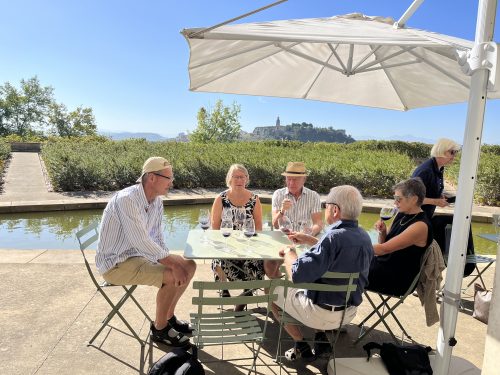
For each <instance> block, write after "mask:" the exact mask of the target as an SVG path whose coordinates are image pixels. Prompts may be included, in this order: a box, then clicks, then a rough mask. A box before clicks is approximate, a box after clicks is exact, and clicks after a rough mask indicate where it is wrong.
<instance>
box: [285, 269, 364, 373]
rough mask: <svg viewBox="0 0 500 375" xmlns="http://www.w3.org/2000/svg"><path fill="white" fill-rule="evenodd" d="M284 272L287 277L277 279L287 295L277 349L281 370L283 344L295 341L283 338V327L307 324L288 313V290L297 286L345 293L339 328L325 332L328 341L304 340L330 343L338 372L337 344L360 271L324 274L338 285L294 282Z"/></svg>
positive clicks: (305, 338)
mask: <svg viewBox="0 0 500 375" xmlns="http://www.w3.org/2000/svg"><path fill="white" fill-rule="evenodd" d="M282 273H284V275H285V278H284V279H279V280H276V281H277V283H278V285H282V286H283V289H284V295H285V306H284V308H283V309H282V310H281V311H280V317H279V320H280V328H279V337H278V346H277V350H276V362H277V363H278V364H279V365H280V370H281V367H282V358H283V357H284V356H285V355H284V354H282V346H283V345H282V344H283V342H284V341H287V342H293V340H292V339H291V338H286V339H285V338H283V337H282V334H283V329H284V325H285V324H291V325H298V326H307V325H305V324H303V323H302V322H300V321H298V320H296V319H294V318H293V317H292V316H290V315H288V314H287V312H286V311H287V309H286V295H287V292H288V288H290V287H292V288H296V289H307V290H313V291H321V292H337V293H345V299H344V304H343V305H342V306H343V307H344V309H343V310H342V311H343V313H342V319H341V321H340V324H339V327H338V329H336V330H334V331H330V332H325V333H326V337H327V340H328V341H315V338H314V337H312V338H309V337H304V341H307V342H310V343H317V344H329V345H330V348H331V353H332V354H331V355H330V359H333V364H334V373H336V367H335V344H336V343H337V341H338V338H339V336H340V332H341V328H342V325H343V324H344V315H345V311H346V310H345V309H346V308H347V307H348V304H349V300H350V297H351V294H352V293H354V292H355V291H356V289H357V280H358V278H359V272H356V273H347V272H326V273H325V274H324V275H323V276H322V278H321V279H322V280H325V279H331V280H336V285H332V284H325V283H319V282H318V283H293V281H291V280H289V279H288V275H287V274H286V271H285V270H284V268H283V267H282Z"/></svg>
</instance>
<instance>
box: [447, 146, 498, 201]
mask: <svg viewBox="0 0 500 375" xmlns="http://www.w3.org/2000/svg"><path fill="white" fill-rule="evenodd" d="M489 147H492V146H489ZM493 147H494V146H493ZM493 147H492V148H491V149H489V150H488V149H487V150H485V149H484V148H485V146H483V148H482V149H481V151H482V152H481V158H480V160H479V166H478V170H477V181H476V189H475V191H474V198H475V201H476V203H479V204H484V205H488V206H500V189H499V186H500V153H497V151H498V148H496V149H495V148H493ZM459 155H460V154H459ZM445 171H446V177H447V179H449V180H450V182H451V183H453V184H454V185H455V186H456V185H457V184H458V174H459V171H460V158H457V160H456V161H455V163H453V165H451V166H449V167H447V168H446V169H445Z"/></svg>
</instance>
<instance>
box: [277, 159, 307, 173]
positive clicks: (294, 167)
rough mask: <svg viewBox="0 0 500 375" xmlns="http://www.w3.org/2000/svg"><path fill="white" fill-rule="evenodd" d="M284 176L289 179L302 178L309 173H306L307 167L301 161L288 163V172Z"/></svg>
mask: <svg viewBox="0 0 500 375" xmlns="http://www.w3.org/2000/svg"><path fill="white" fill-rule="evenodd" d="M281 175H282V176H289V177H294V176H296V177H300V176H307V175H308V173H307V171H306V166H305V164H304V163H303V162H301V161H291V162H289V163H288V165H287V166H286V170H285V171H284V172H283V173H282V174H281Z"/></svg>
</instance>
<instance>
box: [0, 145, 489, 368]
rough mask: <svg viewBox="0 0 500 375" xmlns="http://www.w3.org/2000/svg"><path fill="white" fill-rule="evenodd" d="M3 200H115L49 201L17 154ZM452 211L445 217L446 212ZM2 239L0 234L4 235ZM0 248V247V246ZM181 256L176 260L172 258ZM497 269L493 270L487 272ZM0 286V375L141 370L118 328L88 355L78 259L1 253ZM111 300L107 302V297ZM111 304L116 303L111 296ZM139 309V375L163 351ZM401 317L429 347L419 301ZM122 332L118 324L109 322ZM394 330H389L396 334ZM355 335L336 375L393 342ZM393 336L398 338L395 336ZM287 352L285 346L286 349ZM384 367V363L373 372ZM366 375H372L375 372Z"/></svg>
mask: <svg viewBox="0 0 500 375" xmlns="http://www.w3.org/2000/svg"><path fill="white" fill-rule="evenodd" d="M4 181H5V185H4V191H3V193H2V194H0V212H3V213H6V212H28V211H48V210H70V209H82V208H100V207H104V205H105V204H106V202H107V201H108V199H109V197H110V196H111V195H112V193H99V192H90V193H74V194H73V193H71V194H70V193H55V192H49V191H47V185H46V181H45V180H44V175H43V172H42V168H41V164H40V160H39V158H38V155H37V154H36V153H14V154H13V158H12V159H11V162H10V165H9V168H8V169H7V172H6V175H5V178H4ZM219 190H220V189H217V191H215V190H214V191H210V190H194V191H179V190H174V191H172V193H171V194H170V195H169V197H168V199H167V200H166V204H186V203H191V204H193V203H209V202H211V201H212V199H213V197H214V195H215V194H217V193H218V191H219ZM259 194H260V196H261V197H262V201H263V202H270V197H271V192H266V191H259ZM386 202H389V201H388V200H381V199H367V200H366V202H365V210H366V211H378V209H379V208H380V206H381V205H383V204H384V203H386ZM495 210H496V208H493V209H492V208H489V207H477V206H474V218H475V220H478V221H491V214H492V212H494V211H495ZM448 211H449V212H451V210H448ZM0 239H1V234H0ZM0 247H1V246H0ZM178 252H180V251H178ZM492 268H494V267H492ZM493 274H494V270H493V269H492V270H490V271H488V272H487V274H486V282H487V284H488V285H489V286H490V287H491V285H492V284H493V280H492V279H493ZM0 278H1V279H2V280H4V287H3V288H1V291H0V301H1V303H0V331H1V332H2V335H0V374H55V373H58V374H137V373H139V368H140V358H141V353H140V347H139V345H138V343H137V342H136V341H135V340H134V339H133V338H132V337H131V336H129V335H126V334H124V333H123V332H120V331H119V330H116V329H110V330H108V329H107V330H105V331H104V332H103V333H101V336H99V338H98V339H97V340H96V341H95V343H94V346H91V347H88V346H87V345H86V344H87V341H88V339H90V337H92V335H93V333H94V332H95V331H96V329H97V328H98V326H99V324H100V321H101V319H102V318H103V316H104V315H105V314H106V313H107V311H108V306H107V305H106V303H105V301H104V300H103V299H102V298H101V297H100V296H99V295H97V296H96V294H95V290H94V288H93V285H92V283H91V281H90V278H89V276H88V274H87V272H86V270H85V267H84V265H83V260H82V258H81V255H80V253H79V251H77V250H75V249H68V250H67V251H51V250H9V249H5V250H0ZM195 279H197V280H212V275H211V271H210V266H209V264H205V263H203V262H200V263H199V264H198V270H197V273H196V276H195ZM155 293H156V290H155V289H154V288H151V287H139V288H138V289H137V290H136V293H135V296H136V297H137V298H138V300H139V301H140V302H141V304H142V305H143V306H144V307H145V309H146V310H147V311H148V313H149V314H150V315H153V313H154V306H155V305H154V296H155ZM111 294H113V293H111ZM117 296H118V294H117V295H115V297H117ZM192 296H193V291H192V288H188V289H187V292H186V294H185V295H184V296H183V298H182V300H181V301H180V303H179V306H178V309H177V314H178V316H180V317H181V318H186V317H187V316H188V314H189V312H190V311H192V306H191V298H192ZM463 297H464V307H465V309H463V310H462V311H461V312H460V314H459V317H458V325H457V332H456V338H457V340H458V344H457V346H456V347H455V349H454V352H453V353H454V355H455V356H458V357H461V358H463V359H464V360H465V361H466V363H469V364H470V365H471V366H472V367H475V368H476V371H474V370H472V371H471V372H468V374H476V373H479V370H477V368H481V366H482V362H483V353H484V342H485V336H486V328H487V326H486V325H484V324H482V323H480V322H479V321H477V320H475V319H474V318H472V316H471V309H472V296H471V294H470V293H469V294H467V295H464V296H463ZM367 305H368V304H367V303H366V302H364V303H363V304H362V305H361V306H360V308H359V312H358V317H357V318H356V319H355V320H354V321H353V323H357V322H359V321H360V320H361V318H362V317H363V316H365V315H366V314H367V313H368V311H369V308H368V306H367ZM134 307H135V306H133V305H131V304H127V305H125V306H124V308H123V309H122V312H124V314H125V315H126V316H127V318H128V320H129V322H131V323H132V325H133V326H134V327H135V328H137V329H138V330H139V331H140V335H141V337H142V338H144V340H146V341H147V356H146V360H145V362H146V366H145V369H146V371H147V369H148V368H149V365H150V363H152V362H153V361H156V360H157V359H158V358H160V357H161V356H162V355H163V354H164V350H168V348H158V347H157V346H155V345H153V344H152V343H151V342H150V341H149V340H148V332H149V327H148V325H147V323H146V322H145V321H144V319H143V318H141V316H140V313H138V311H137V310H136V309H135V308H134ZM398 316H399V317H400V318H401V320H402V322H403V324H404V325H405V326H406V327H407V328H408V331H409V333H410V334H411V335H412V336H413V339H414V340H416V341H417V342H419V343H421V344H424V345H429V346H431V347H435V344H436V339H437V331H438V325H437V324H436V325H434V326H432V327H426V325H425V318H424V311H423V308H422V307H421V306H420V304H419V302H418V299H417V298H416V297H409V298H408V300H407V302H406V303H405V304H404V305H402V306H400V307H399V313H398ZM114 323H115V324H116V327H117V328H118V329H123V326H122V324H121V323H120V322H119V321H117V320H116V319H115V320H114ZM393 328H394V327H393ZM358 332H359V328H358V327H357V326H356V325H355V324H352V325H349V326H348V327H347V331H346V332H345V333H342V335H341V337H340V341H339V343H338V344H337V357H340V358H341V359H340V360H339V362H343V363H344V365H345V367H342V368H341V369H339V373H340V374H344V375H348V374H359V372H353V371H351V370H349V362H348V361H347V360H345V358H348V357H356V358H358V359H359V361H360V363H364V360H362V359H361V358H363V357H364V352H363V350H362V348H361V346H362V345H363V344H364V343H365V342H367V341H378V342H386V341H390V336H389V334H388V333H387V332H386V331H385V330H383V329H382V328H381V327H379V328H378V329H376V330H375V331H374V332H373V334H371V335H370V336H368V337H367V338H366V339H365V341H364V342H361V343H360V345H357V346H354V345H353V341H354V339H355V338H356V337H357V335H358ZM395 332H398V331H397V330H396V331H395ZM268 336H269V337H272V338H274V337H277V324H276V323H275V322H273V323H272V324H271V326H270V331H269V335H268ZM287 348H288V347H287ZM275 350H276V343H275V342H274V341H272V340H270V341H268V342H266V343H265V345H264V348H263V352H262V355H261V358H262V359H263V362H260V363H261V364H262V363H264V364H265V365H267V366H270V365H273V361H272V359H271V358H272V356H273V355H274V353H275ZM247 352H248V351H247V350H246V348H245V347H242V346H232V347H230V348H229V352H228V353H229V355H230V356H231V357H232V358H238V357H243V356H246V355H247ZM219 357H220V354H219V352H218V351H217V349H215V348H210V349H206V350H203V352H202V353H201V358H202V359H210V358H211V359H213V358H219ZM245 363H246V364H247V365H248V363H249V362H248V361H246V362H244V361H243V362H235V361H228V362H220V363H216V364H209V365H205V369H206V370H207V374H221V373H226V374H240V373H246V371H245V370H244V369H242V368H241V367H239V366H238V364H240V365H241V364H243V365H244V364H245ZM326 364H327V363H326V360H318V361H316V362H314V363H313V364H310V365H308V366H303V365H301V364H300V362H299V363H298V364H293V365H288V366H287V370H289V371H291V372H296V371H299V373H301V374H305V375H308V374H316V373H321V372H322V371H323V372H324V370H325V368H326ZM378 365H379V366H380V363H378ZM373 366H374V367H373V368H370V369H371V370H370V373H371V374H373V375H374V374H375V372H374V371H373V369H374V368H375V367H376V366H375V365H373ZM277 372H278V369H277V368H276V367H266V366H263V367H262V366H261V367H259V373H262V374H275V373H277ZM450 373H456V372H454V370H452V371H451V372H450Z"/></svg>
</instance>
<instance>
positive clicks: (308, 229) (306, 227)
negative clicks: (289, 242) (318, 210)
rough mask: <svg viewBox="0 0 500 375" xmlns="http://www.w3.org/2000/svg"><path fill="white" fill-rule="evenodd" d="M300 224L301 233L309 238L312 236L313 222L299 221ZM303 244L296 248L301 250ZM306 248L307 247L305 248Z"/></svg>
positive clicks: (308, 220) (307, 220)
mask: <svg viewBox="0 0 500 375" xmlns="http://www.w3.org/2000/svg"><path fill="white" fill-rule="evenodd" d="M298 224H299V232H300V233H304V234H307V235H309V236H311V235H312V226H313V224H312V221H311V220H310V219H302V220H299V221H298ZM301 246H303V245H301V244H299V245H297V246H296V247H298V248H300V247H301ZM303 247H305V245H304V246H303Z"/></svg>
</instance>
